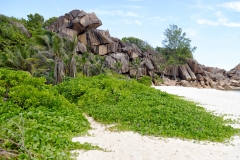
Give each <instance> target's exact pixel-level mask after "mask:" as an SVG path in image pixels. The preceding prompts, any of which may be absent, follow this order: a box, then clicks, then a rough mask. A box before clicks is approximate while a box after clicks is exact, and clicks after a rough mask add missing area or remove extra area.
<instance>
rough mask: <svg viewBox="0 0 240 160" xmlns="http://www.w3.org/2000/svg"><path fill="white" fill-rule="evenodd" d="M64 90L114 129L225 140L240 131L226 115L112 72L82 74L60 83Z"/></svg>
mask: <svg viewBox="0 0 240 160" xmlns="http://www.w3.org/2000/svg"><path fill="white" fill-rule="evenodd" d="M56 88H57V90H58V91H59V93H60V94H62V95H63V96H65V97H66V98H67V99H68V100H69V101H70V102H74V103H75V104H77V105H78V106H79V108H80V109H82V110H83V112H85V113H87V114H88V115H89V116H92V117H93V118H94V119H96V120H97V121H99V122H102V123H105V124H111V123H116V124H117V126H115V127H114V128H113V129H117V130H131V131H135V132H138V133H140V134H143V135H153V136H164V137H179V138H183V139H185V138H187V139H195V140H209V141H217V142H223V141H224V140H225V139H226V138H230V137H231V136H233V135H234V134H235V133H237V132H239V130H237V129H233V128H232V127H230V126H225V125H224V124H225V121H224V120H223V118H222V117H217V116H214V115H213V114H211V113H209V112H206V110H205V109H204V108H202V107H199V106H196V104H194V103H193V102H188V101H185V100H182V99H180V98H179V97H176V96H173V95H169V94H167V93H164V92H161V91H159V90H155V89H153V88H150V87H147V86H145V85H142V84H139V83H137V82H136V81H135V80H129V79H121V80H119V79H117V78H113V77H109V76H104V75H100V76H96V77H91V78H89V77H79V78H76V79H72V80H71V81H66V82H63V83H61V84H60V85H58V86H56Z"/></svg>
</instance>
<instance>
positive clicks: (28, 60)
mask: <svg viewBox="0 0 240 160" xmlns="http://www.w3.org/2000/svg"><path fill="white" fill-rule="evenodd" d="M38 64H39V60H38V58H37V57H36V55H35V52H34V50H33V49H32V47H30V46H28V45H25V46H16V47H15V49H14V50H13V51H10V50H8V49H5V50H4V52H2V53H1V55H0V66H2V67H7V68H10V69H14V70H23V71H28V72H29V73H31V74H34V73H36V72H37V66H38Z"/></svg>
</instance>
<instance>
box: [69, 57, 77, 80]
mask: <svg viewBox="0 0 240 160" xmlns="http://www.w3.org/2000/svg"><path fill="white" fill-rule="evenodd" d="M76 71H77V68H76V59H75V58H74V57H72V58H71V59H70V61H69V64H68V76H70V77H72V78H75V77H76Z"/></svg>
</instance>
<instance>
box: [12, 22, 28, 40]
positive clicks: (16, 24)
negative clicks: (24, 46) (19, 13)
mask: <svg viewBox="0 0 240 160" xmlns="http://www.w3.org/2000/svg"><path fill="white" fill-rule="evenodd" d="M11 23H12V24H13V25H15V26H16V27H18V28H19V29H20V30H21V31H22V32H23V33H25V34H26V35H27V37H28V38H30V37H32V34H31V33H30V32H29V31H28V30H27V29H26V28H25V27H24V25H22V24H21V23H17V22H13V21H12V22H11Z"/></svg>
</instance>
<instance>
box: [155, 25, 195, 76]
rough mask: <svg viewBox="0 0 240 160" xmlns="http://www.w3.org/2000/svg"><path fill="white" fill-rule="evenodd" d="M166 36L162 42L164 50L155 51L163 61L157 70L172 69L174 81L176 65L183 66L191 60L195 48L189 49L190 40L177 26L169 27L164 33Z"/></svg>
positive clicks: (159, 48) (158, 48)
mask: <svg viewBox="0 0 240 160" xmlns="http://www.w3.org/2000/svg"><path fill="white" fill-rule="evenodd" d="M164 35H165V36H166V37H165V39H164V40H163V42H162V43H163V46H164V48H161V47H157V48H156V50H157V51H159V52H161V53H162V55H163V57H164V59H165V61H161V62H162V65H161V66H159V68H162V67H166V66H173V67H174V77H173V78H174V79H176V70H177V65H183V64H185V63H186V61H187V59H189V58H193V55H192V53H193V52H194V51H195V50H196V49H197V47H191V45H190V43H191V40H190V39H189V38H186V33H185V32H184V33H182V29H181V28H178V26H177V25H170V28H168V29H166V30H165V32H164Z"/></svg>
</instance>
